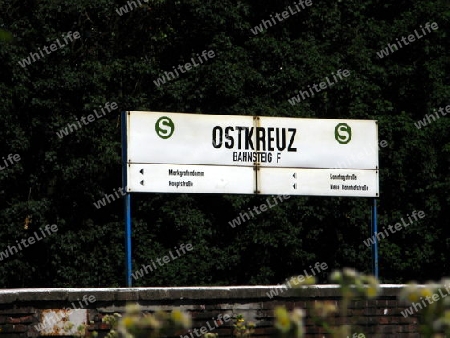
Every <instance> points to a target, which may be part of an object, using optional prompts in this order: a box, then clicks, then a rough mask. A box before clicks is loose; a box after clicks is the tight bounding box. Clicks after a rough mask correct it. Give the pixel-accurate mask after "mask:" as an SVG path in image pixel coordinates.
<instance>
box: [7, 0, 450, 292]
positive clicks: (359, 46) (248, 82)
mask: <svg viewBox="0 0 450 338" xmlns="http://www.w3.org/2000/svg"><path fill="white" fill-rule="evenodd" d="M72 3H74V2H73V1H59V0H56V1H55V0H51V1H50V0H42V1H25V2H24V1H20V2H19V1H16V0H0V9H1V12H2V15H1V16H0V59H1V64H2V67H1V68H0V92H1V95H0V107H1V109H2V112H1V116H2V125H1V127H0V140H1V143H2V146H0V158H2V157H3V156H5V157H6V156H7V155H8V154H10V153H13V154H16V153H17V154H19V155H20V157H21V160H20V161H19V162H17V163H16V164H14V165H12V166H11V167H9V168H7V169H5V170H1V171H0V221H1V224H2V229H1V230H0V251H2V250H3V251H4V250H7V248H8V245H14V244H16V240H19V241H20V240H21V239H23V238H28V237H29V236H31V235H32V233H33V232H34V231H36V230H37V229H39V228H40V227H42V226H45V225H46V224H57V225H58V232H57V233H56V234H53V235H52V236H49V237H48V238H46V239H44V240H42V241H40V242H38V243H36V244H34V245H33V246H30V247H29V248H26V249H24V250H22V251H20V252H19V253H17V254H15V255H12V256H11V257H8V258H5V259H3V260H2V261H0V286H1V287H28V286H37V287H44V286H45V287H59V286H78V287H81V286H92V287H96V286H99V287H101V286H105V287H107V286H123V285H124V283H125V273H124V261H125V258H124V230H123V229H124V225H123V212H122V210H123V205H122V201H119V200H116V201H114V202H112V203H111V204H108V205H107V206H105V207H102V208H100V209H97V208H96V207H94V204H93V203H94V202H96V201H97V200H99V199H101V198H102V197H104V194H112V193H113V191H114V189H117V188H119V187H120V186H121V157H120V155H121V153H120V151H121V143H120V142H121V141H120V120H119V113H120V111H122V110H151V111H167V112H187V113H204V114H231V115H264V116H286V117H311V118H352V119H377V120H378V121H379V139H380V140H386V141H387V144H388V145H387V146H386V147H385V148H381V149H380V168H381V170H380V190H381V198H380V199H379V221H380V230H381V229H382V227H383V226H388V225H389V224H394V223H397V222H399V220H400V218H402V217H406V215H407V214H410V213H411V212H412V211H413V210H423V211H424V212H425V214H426V217H425V218H424V219H422V220H421V221H420V222H416V223H414V224H412V225H411V226H409V227H408V228H407V229H405V230H402V231H401V232H398V233H396V234H392V235H391V236H390V237H389V238H387V239H385V240H382V241H380V277H381V280H382V281H383V282H405V281H407V280H409V279H417V280H420V281H423V280H428V279H439V278H440V277H442V276H444V275H449V274H450V266H449V264H448V262H447V261H448V260H447V252H448V250H449V248H450V241H449V240H448V238H449V237H450V232H449V230H448V225H449V206H450V197H449V194H448V190H449V188H450V179H449V176H448V169H449V164H450V137H449V136H450V133H449V128H450V122H449V120H448V117H441V118H440V119H438V120H437V121H435V122H432V123H431V124H430V125H428V126H426V127H422V128H421V129H418V128H417V127H416V126H415V125H414V123H415V122H417V121H418V120H419V119H423V118H424V116H425V114H431V113H432V112H433V110H434V109H436V108H439V107H443V106H446V105H448V104H450V101H449V94H450V75H449V74H450V58H449V52H450V51H449V46H450V41H449V38H448V28H449V18H450V9H449V6H448V4H447V3H446V2H445V1H439V0H433V1H431V2H430V1H425V0H419V1H394V0H389V1H388V2H386V1H384V2H382V1H377V0H361V1H332V2H325V3H319V2H316V1H315V0H314V2H313V5H312V6H311V7H307V8H305V9H304V10H302V12H301V13H299V14H296V15H293V16H291V17H290V18H288V19H286V20H284V21H283V22H280V23H278V24H277V25H275V26H273V27H270V28H269V29H267V30H265V31H264V32H262V33H260V34H257V35H254V34H253V33H252V32H251V28H253V27H254V26H256V25H259V24H260V23H261V20H263V19H265V20H267V19H269V18H270V15H271V14H274V13H276V12H281V11H283V10H284V9H285V8H286V7H287V6H289V5H292V3H293V2H289V1H277V2H272V3H270V2H266V3H261V2H259V1H255V0H244V1H239V0H236V1H230V0H225V1H212V0H207V1H200V0H189V1H188V0H176V1H164V0H154V1H148V2H145V1H141V3H142V6H140V7H139V8H136V9H133V10H132V11H130V12H129V13H125V14H123V15H122V16H120V15H118V14H117V12H116V9H117V8H119V7H120V6H123V5H126V3H127V2H125V1H113V0H89V1H87V0H80V1H75V3H76V4H72ZM427 22H430V23H431V22H437V23H438V25H439V29H438V30H437V31H433V32H431V33H429V34H428V35H427V36H425V37H423V38H422V39H420V40H418V41H416V42H414V43H411V44H410V45H409V46H405V47H403V48H402V49H400V50H398V51H396V52H395V53H392V54H391V55H389V56H386V57H384V58H381V59H380V58H379V57H378V56H377V52H379V51H380V50H381V49H383V48H385V47H386V46H387V44H388V43H395V41H396V40H395V39H396V38H400V37H401V36H407V35H408V34H411V33H412V32H413V31H414V29H418V28H419V27H420V25H424V24H425V23H427ZM68 31H72V32H75V31H78V32H80V35H81V38H80V39H78V40H74V41H73V42H71V43H70V44H69V45H68V46H66V47H64V48H60V49H58V50H57V51H55V52H52V53H51V54H50V55H46V56H45V57H44V58H42V59H41V60H38V61H36V62H33V63H32V64H30V65H28V66H26V67H21V66H20V65H19V63H18V61H20V60H22V59H23V58H26V57H28V56H29V53H31V52H34V53H35V52H37V51H38V49H39V48H41V49H42V48H43V46H48V45H50V44H51V43H52V42H53V41H55V40H56V39H58V38H60V39H61V37H62V35H63V34H64V33H66V32H68ZM203 50H213V51H214V52H215V57H214V58H212V59H210V60H208V61H207V62H206V63H205V64H204V65H202V66H200V67H196V68H193V69H192V70H191V71H189V72H187V73H186V74H182V75H181V76H180V77H179V78H177V79H175V80H172V81H169V82H167V83H166V84H163V85H161V86H160V87H157V86H156V85H155V84H154V82H153V81H154V80H156V79H157V78H158V77H159V76H160V75H161V74H162V73H163V72H164V71H170V70H172V67H173V66H177V65H179V64H183V63H185V62H187V61H189V59H190V58H191V57H193V56H194V55H195V54H196V53H201V52H202V51H203ZM338 69H348V70H350V72H351V75H350V77H349V78H347V79H346V80H345V81H342V82H340V83H338V84H336V85H335V86H333V87H332V88H329V89H327V90H325V91H323V92H320V93H317V95H315V96H314V97H312V98H310V99H308V100H305V101H304V102H302V103H301V104H297V105H295V106H292V105H291V104H289V102H288V98H291V97H292V96H294V95H296V94H297V93H298V90H300V89H305V88H306V87H307V86H308V85H311V84H313V83H316V82H319V81H320V80H321V79H323V78H324V77H326V76H329V75H330V74H331V73H332V72H334V71H336V70H338ZM106 102H110V103H112V102H116V103H117V104H118V106H119V108H118V109H116V110H114V111H112V112H110V113H108V114H107V115H106V116H104V117H103V118H101V119H98V120H96V121H95V122H92V123H90V124H88V125H86V126H83V127H82V128H81V129H80V130H77V131H74V132H73V133H71V134H69V135H67V136H64V137H63V138H60V137H58V136H57V134H56V132H57V131H60V129H61V128H64V127H66V126H67V124H68V123H74V122H75V121H76V119H80V118H81V117H83V116H87V115H88V114H91V113H92V112H93V110H94V109H97V110H99V107H100V106H101V107H103V106H104V104H105V103H106ZM2 163H3V162H1V161H0V164H2ZM266 198H271V197H270V196H230V195H227V196H222V195H171V194H140V195H133V197H132V210H133V259H134V271H135V269H138V268H140V267H141V266H142V265H146V264H149V263H150V261H151V260H152V259H156V258H160V257H162V256H164V255H166V254H167V253H168V251H169V250H170V249H173V248H174V247H177V246H179V245H180V244H181V243H185V244H186V243H192V245H193V247H194V250H193V251H192V252H190V253H188V254H186V255H185V256H182V257H180V258H179V259H178V260H175V261H173V262H171V263H170V264H167V265H164V266H163V267H159V268H158V269H157V270H156V271H154V272H152V273H149V274H147V275H145V277H143V278H140V279H138V280H137V281H135V282H134V284H135V285H137V286H170V285H172V286H174V285H217V284H220V285H232V284H258V283H277V282H281V281H283V280H284V278H286V277H288V276H290V275H294V274H299V273H302V271H303V270H304V269H308V268H309V265H313V264H314V263H315V262H317V261H319V262H326V263H327V264H328V266H329V270H328V271H327V272H331V270H332V269H334V268H340V267H343V266H352V267H355V268H356V269H358V270H361V271H364V272H370V271H371V254H370V249H369V248H367V247H366V246H365V245H364V244H363V240H364V239H367V238H368V237H369V221H370V205H371V201H370V200H369V199H355V198H323V197H314V198H313V197H291V198H289V199H287V200H286V201H284V202H283V203H280V205H279V206H277V207H275V208H272V209H270V210H269V211H267V212H265V213H264V214H262V215H259V216H257V217H255V218H254V219H251V220H250V221H248V222H245V223H243V224H241V225H239V226H237V227H236V228H232V227H231V226H230V225H229V223H228V222H230V221H232V219H234V218H235V217H238V215H239V213H240V212H241V211H245V210H247V209H248V208H253V207H254V206H256V205H260V204H262V203H264V202H265V200H266ZM26 220H28V221H27V222H29V221H30V220H31V223H27V225H26V224H25V223H26ZM319 279H320V280H321V281H325V280H326V279H327V278H326V276H325V274H323V275H321V276H319Z"/></svg>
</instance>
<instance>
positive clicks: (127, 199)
mask: <svg viewBox="0 0 450 338" xmlns="http://www.w3.org/2000/svg"><path fill="white" fill-rule="evenodd" d="M121 122H122V130H121V132H122V188H123V189H124V190H125V192H126V194H125V196H124V218H125V266H126V285H127V287H131V286H132V285H131V284H132V281H131V267H132V266H131V193H129V192H128V190H127V112H126V111H123V112H122V115H121Z"/></svg>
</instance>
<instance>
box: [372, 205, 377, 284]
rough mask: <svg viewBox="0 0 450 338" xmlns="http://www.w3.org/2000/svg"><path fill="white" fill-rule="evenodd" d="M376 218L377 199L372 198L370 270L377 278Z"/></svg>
mask: <svg viewBox="0 0 450 338" xmlns="http://www.w3.org/2000/svg"><path fill="white" fill-rule="evenodd" d="M377 223H378V219H377V200H376V198H374V199H373V205H372V221H371V233H372V236H373V240H374V241H373V244H372V270H373V275H374V276H375V277H376V278H378V238H377V233H378V224H377Z"/></svg>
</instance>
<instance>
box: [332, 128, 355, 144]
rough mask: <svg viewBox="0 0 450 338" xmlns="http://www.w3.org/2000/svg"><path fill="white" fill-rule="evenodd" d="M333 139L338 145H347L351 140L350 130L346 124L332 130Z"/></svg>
mask: <svg viewBox="0 0 450 338" xmlns="http://www.w3.org/2000/svg"><path fill="white" fill-rule="evenodd" d="M334 138H335V139H336V141H338V142H339V143H340V144H347V143H349V142H350V140H351V139H352V128H351V127H350V126H349V125H348V124H347V123H339V124H338V125H337V126H336V127H335V128H334Z"/></svg>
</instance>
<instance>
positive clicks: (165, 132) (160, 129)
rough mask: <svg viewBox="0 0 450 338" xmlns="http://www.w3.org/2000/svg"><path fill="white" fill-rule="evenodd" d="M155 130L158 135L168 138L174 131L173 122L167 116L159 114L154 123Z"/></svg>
mask: <svg viewBox="0 0 450 338" xmlns="http://www.w3.org/2000/svg"><path fill="white" fill-rule="evenodd" d="M155 131H156V134H157V135H158V136H159V137H161V138H163V139H168V138H169V137H171V136H172V134H173V132H174V131H175V124H174V123H173V121H172V120H171V119H170V118H168V117H167V116H161V117H160V118H159V119H158V121H156V123H155Z"/></svg>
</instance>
